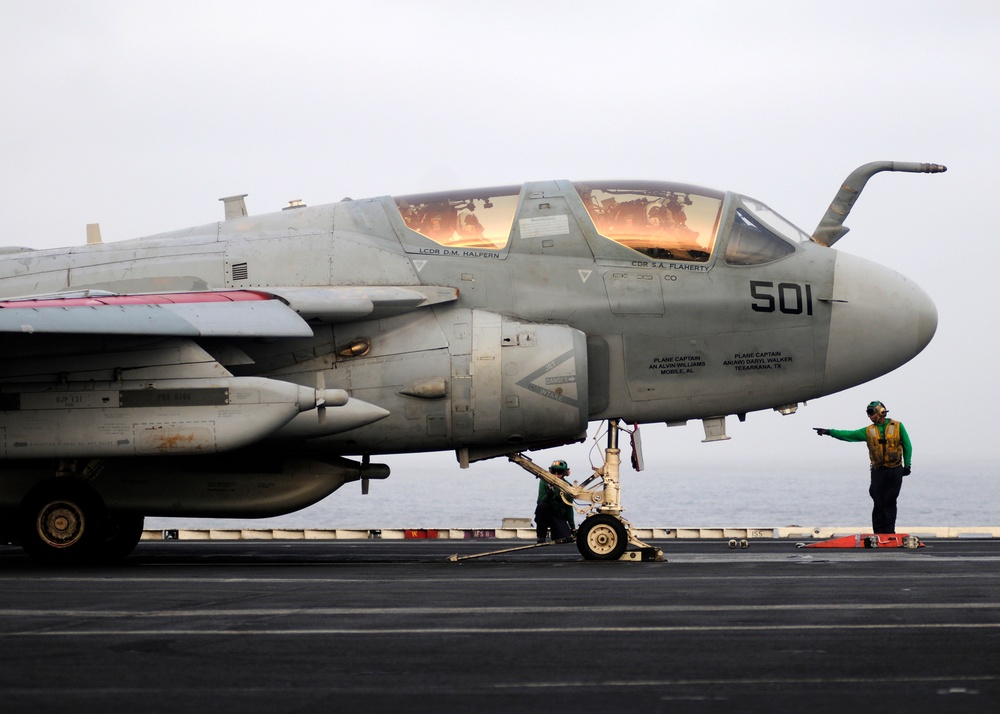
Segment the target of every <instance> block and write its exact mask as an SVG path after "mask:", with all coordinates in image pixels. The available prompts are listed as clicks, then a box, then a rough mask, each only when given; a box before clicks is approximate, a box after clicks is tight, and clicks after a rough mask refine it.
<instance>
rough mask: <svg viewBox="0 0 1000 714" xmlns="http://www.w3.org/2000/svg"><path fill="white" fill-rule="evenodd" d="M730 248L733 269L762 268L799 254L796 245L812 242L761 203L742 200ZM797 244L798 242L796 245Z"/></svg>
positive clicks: (734, 224) (735, 220)
mask: <svg viewBox="0 0 1000 714" xmlns="http://www.w3.org/2000/svg"><path fill="white" fill-rule="evenodd" d="M740 200H741V202H742V204H743V205H742V206H740V207H739V208H737V209H736V215H735V217H734V218H733V225H732V228H731V230H730V232H729V243H728V244H727V246H726V262H727V263H729V264H730V265H761V264H762V263H770V262H772V261H775V260H778V259H779V258H783V257H785V256H786V255H789V254H791V253H794V252H795V245H794V242H798V243H801V242H803V241H806V240H809V236H807V235H806V234H805V233H804V232H803V231H802V230H800V229H799V228H797V227H795V225H793V224H792V223H790V222H789V221H787V220H786V219H784V218H782V217H781V216H780V215H778V214H777V213H775V212H774V211H772V210H771V209H770V208H768V207H767V206H765V205H764V204H763V203H761V202H760V201H756V200H754V199H752V198H747V197H746V196H740ZM793 241H794V242H793Z"/></svg>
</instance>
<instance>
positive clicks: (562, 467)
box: [549, 459, 569, 476]
mask: <svg viewBox="0 0 1000 714" xmlns="http://www.w3.org/2000/svg"><path fill="white" fill-rule="evenodd" d="M549 473H550V474H555V475H557V476H568V475H569V464H567V463H566V462H565V461H563V460H562V459H556V460H555V461H553V462H552V465H551V466H549Z"/></svg>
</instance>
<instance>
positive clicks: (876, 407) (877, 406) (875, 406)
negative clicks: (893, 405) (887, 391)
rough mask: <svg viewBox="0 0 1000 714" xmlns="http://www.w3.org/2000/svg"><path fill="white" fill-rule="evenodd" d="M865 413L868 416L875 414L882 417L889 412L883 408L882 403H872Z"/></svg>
mask: <svg viewBox="0 0 1000 714" xmlns="http://www.w3.org/2000/svg"><path fill="white" fill-rule="evenodd" d="M865 411H866V412H867V413H868V416H875V415H876V414H877V415H878V416H880V417H884V416H885V415H886V414H888V413H889V410H888V409H886V408H885V404H883V403H882V402H872V403H871V404H869V405H868V407H867V408H866V409H865Z"/></svg>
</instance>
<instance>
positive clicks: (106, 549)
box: [100, 513, 146, 562]
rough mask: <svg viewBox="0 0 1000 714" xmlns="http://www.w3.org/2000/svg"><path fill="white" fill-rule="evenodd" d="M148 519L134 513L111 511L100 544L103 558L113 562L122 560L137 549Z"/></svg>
mask: <svg viewBox="0 0 1000 714" xmlns="http://www.w3.org/2000/svg"><path fill="white" fill-rule="evenodd" d="M145 524H146V519H145V518H143V517H142V516H137V515H135V514H133V513H110V514H108V522H107V524H106V526H105V527H106V529H107V530H106V531H105V535H104V542H103V543H102V544H101V546H100V558H101V560H104V561H107V562H112V561H116V560H121V559H122V558H124V557H125V556H126V555H128V554H129V553H131V552H132V551H133V550H135V547H136V545H138V544H139V540H140V539H141V538H142V529H143V526H144V525H145Z"/></svg>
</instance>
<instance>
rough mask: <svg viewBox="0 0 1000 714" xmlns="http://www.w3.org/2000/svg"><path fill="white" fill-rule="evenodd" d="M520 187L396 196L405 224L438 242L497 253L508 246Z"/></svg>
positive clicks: (395, 199)
mask: <svg viewBox="0 0 1000 714" xmlns="http://www.w3.org/2000/svg"><path fill="white" fill-rule="evenodd" d="M520 195H521V187H520V186H498V187H495V188H482V189H473V190H471V191H469V190H466V191H442V192H440V193H424V194H419V195H412V196H395V197H394V198H393V200H394V201H395V202H396V207H397V208H399V214H400V215H401V216H402V217H403V222H404V223H405V224H406V227H407V228H409V229H410V230H414V231H416V232H417V233H419V234H421V235H422V236H424V237H426V238H430V239H431V240H432V241H434V242H435V243H440V244H441V245H446V246H452V247H456V248H486V249H488V250H498V249H500V248H503V247H504V246H505V245H507V240H508V239H509V238H510V228H511V225H512V224H513V222H514V214H515V213H516V212H517V202H518V198H519V196H520Z"/></svg>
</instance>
